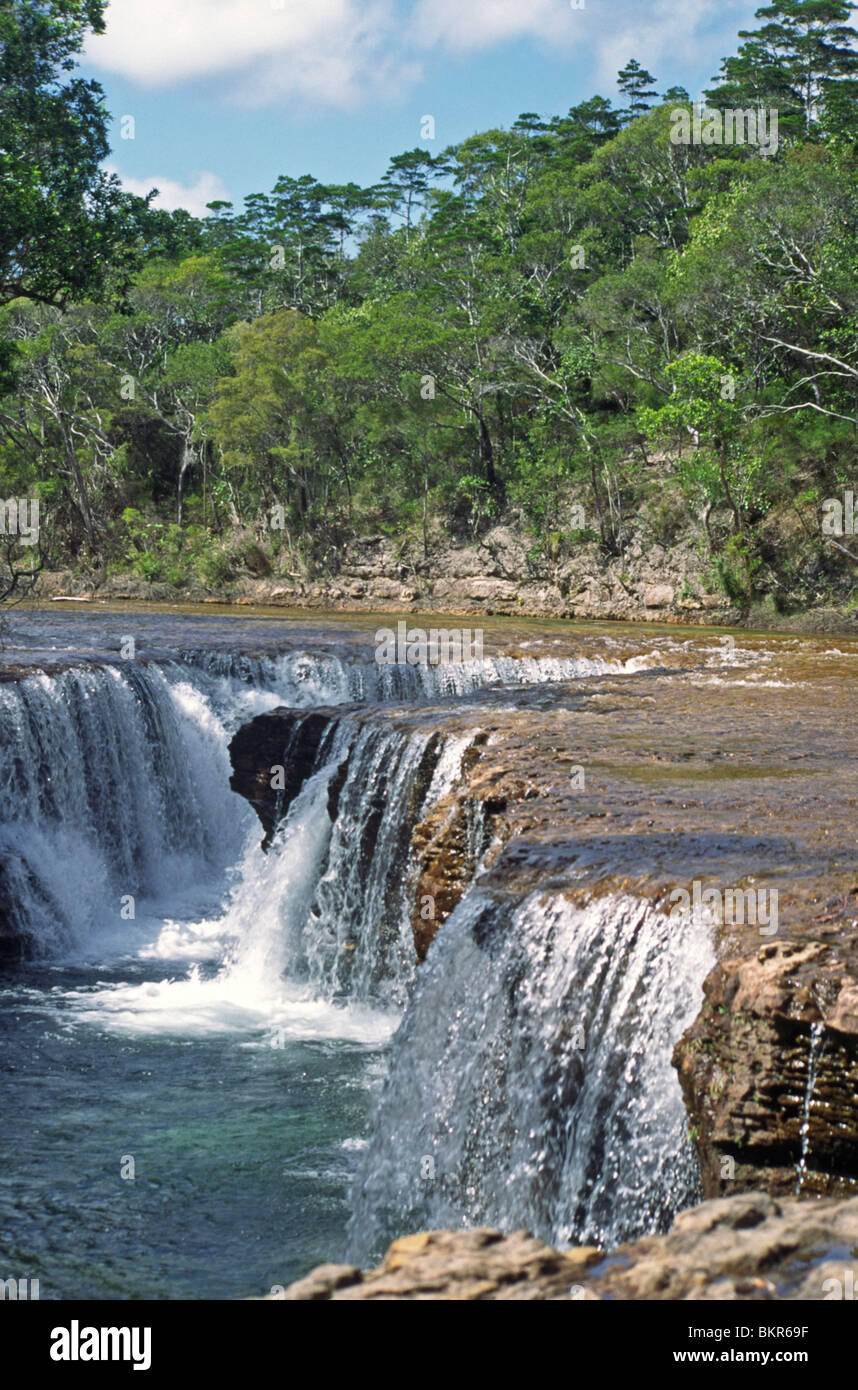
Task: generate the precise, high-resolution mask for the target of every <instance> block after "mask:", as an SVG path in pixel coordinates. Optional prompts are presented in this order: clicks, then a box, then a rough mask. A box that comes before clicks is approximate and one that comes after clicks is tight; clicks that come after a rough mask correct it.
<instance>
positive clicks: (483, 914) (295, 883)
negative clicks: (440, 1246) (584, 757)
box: [0, 605, 856, 1298]
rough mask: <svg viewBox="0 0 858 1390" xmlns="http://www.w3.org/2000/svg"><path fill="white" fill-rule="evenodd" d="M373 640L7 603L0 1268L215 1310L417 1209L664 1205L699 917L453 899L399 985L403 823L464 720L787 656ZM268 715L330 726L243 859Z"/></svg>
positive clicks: (540, 638)
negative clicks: (383, 651)
mask: <svg viewBox="0 0 858 1390" xmlns="http://www.w3.org/2000/svg"><path fill="white" fill-rule="evenodd" d="M391 621H392V620H391V619H389V618H385V619H361V620H354V621H353V620H351V619H344V618H342V617H330V616H328V615H321V616H317V615H314V616H313V618H312V619H307V618H306V617H304V618H296V617H292V618H288V617H287V618H284V617H282V616H277V615H272V614H270V613H262V612H246V613H242V614H239V615H236V614H234V613H231V614H226V613H221V612H218V613H206V612H202V611H198V610H197V611H194V610H188V611H179V610H175V609H173V610H167V611H164V612H157V611H153V610H151V609H148V610H145V611H135V610H134V609H131V608H123V609H122V610H121V611H111V610H109V609H106V608H105V609H102V608H95V607H92V608H90V609H84V608H83V607H80V608H78V607H75V608H74V609H72V610H71V611H67V610H60V609H59V607H58V606H56V605H51V606H50V608H49V609H48V611H42V610H39V609H24V608H21V609H18V610H16V611H15V612H14V613H13V614H12V616H11V618H10V619H9V631H8V632H7V634H6V637H5V646H4V649H3V651H2V653H0V661H2V663H3V667H4V670H3V672H2V675H3V676H4V677H5V678H4V679H2V680H0V756H2V762H0V869H2V874H3V877H2V881H0V882H2V898H3V903H4V905H5V909H6V912H7V915H10V916H11V917H12V919H13V921H14V923H15V925H16V926H17V927H18V928H19V929H20V930H21V931H23V932H24V933H25V935H26V937H27V940H28V942H29V948H30V949H29V959H27V960H26V961H24V962H23V963H13V964H8V965H7V966H6V967H5V968H4V969H3V970H2V971H0V1106H2V1134H3V1148H4V1163H3V1166H2V1170H0V1252H2V1257H3V1264H4V1266H5V1267H4V1268H3V1269H2V1270H0V1274H2V1275H3V1277H7V1276H8V1277H11V1276H12V1275H14V1276H15V1277H16V1278H22V1277H26V1278H38V1279H39V1281H40V1290H41V1297H42V1298H71V1297H74V1298H202V1297H216V1298H218V1297H222V1298H228V1297H236V1296H242V1295H249V1294H262V1293H265V1292H267V1291H268V1289H269V1288H271V1287H272V1286H274V1285H278V1284H283V1283H286V1282H288V1281H289V1280H291V1279H294V1278H296V1277H299V1276H300V1275H302V1274H303V1273H305V1272H306V1271H307V1269H308V1268H310V1267H311V1266H312V1265H313V1264H316V1263H320V1262H323V1261H329V1260H338V1259H343V1258H345V1257H346V1256H347V1255H348V1254H351V1255H352V1256H354V1257H355V1258H360V1259H369V1258H372V1257H374V1256H375V1255H377V1254H378V1252H379V1251H380V1250H381V1249H382V1248H383V1245H384V1242H385V1240H387V1239H389V1238H390V1237H391V1236H392V1235H395V1234H401V1233H403V1231H404V1230H406V1229H414V1228H415V1225H416V1224H418V1223H419V1224H426V1223H433V1224H453V1225H455V1224H462V1223H472V1222H475V1221H478V1222H489V1223H493V1224H501V1225H505V1226H507V1227H514V1226H520V1225H529V1226H531V1228H532V1229H535V1230H538V1231H539V1233H540V1234H543V1235H545V1236H546V1237H547V1238H552V1239H555V1240H558V1241H564V1240H566V1241H570V1240H575V1239H584V1238H586V1239H591V1240H600V1241H602V1242H603V1243H605V1244H610V1243H611V1242H616V1241H617V1240H619V1239H622V1238H625V1237H627V1236H629V1235H636V1234H639V1233H641V1232H643V1231H644V1230H648V1229H661V1228H663V1227H664V1226H665V1224H667V1223H669V1220H670V1218H671V1216H672V1215H673V1213H674V1212H675V1210H677V1209H678V1208H679V1207H681V1206H682V1205H685V1204H687V1203H688V1202H689V1201H692V1200H693V1199H694V1197H695V1194H696V1174H695V1170H694V1165H693V1160H692V1157H691V1153H690V1148H689V1145H688V1139H687V1134H686V1132H685V1121H684V1114H683V1111H682V1105H681V1101H680V1098H679V1091H678V1086H677V1084H676V1080H675V1077H674V1075H673V1073H672V1071H671V1068H670V1064H669V1058H670V1051H671V1049H672V1046H673V1043H674V1042H675V1041H676V1039H677V1038H678V1036H679V1035H680V1033H681V1032H682V1030H683V1029H684V1027H686V1026H687V1025H688V1023H690V1022H691V1020H692V1019H693V1017H694V1014H695V1012H696V1011H697V1009H698V1008H699V1003H700V999H701V986H702V981H703V979H704V977H705V975H706V973H707V971H708V970H709V969H710V968H711V965H712V963H713V960H714V954H713V950H714V947H713V942H712V939H711V934H710V933H708V932H707V930H706V929H705V928H704V927H702V926H701V924H700V923H699V922H697V923H695V924H693V925H692V926H691V927H690V929H689V931H688V932H687V933H686V935H685V936H684V937H682V938H681V939H678V938H677V937H676V935H675V933H671V932H669V931H667V930H666V927H665V922H664V919H663V918H660V917H659V915H658V913H657V912H655V911H653V910H652V909H650V908H647V907H645V906H643V907H642V906H641V904H640V902H639V901H637V900H636V899H634V897H631V898H629V897H623V896H622V895H619V894H618V895H616V896H615V897H613V898H611V899H610V901H608V902H607V903H605V902H603V903H602V905H601V907H599V908H598V909H593V910H591V911H589V912H587V911H579V910H577V909H574V908H572V907H571V906H570V905H569V903H568V902H566V901H565V900H563V899H562V898H559V897H556V896H555V897H552V896H551V895H550V894H547V893H544V892H534V893H533V894H531V895H530V896H529V897H526V898H524V899H522V898H521V897H518V898H516V900H515V902H514V903H511V904H510V905H509V906H508V907H506V906H505V905H504V903H503V901H502V895H501V898H500V899H499V898H498V897H497V894H496V892H494V891H492V892H487V891H484V890H482V889H481V888H480V886H479V885H476V887H475V889H474V890H472V892H471V893H469V894H468V895H466V897H465V899H464V901H463V902H462V904H461V905H460V907H459V908H458V909H457V910H456V912H455V913H454V915H453V917H452V918H451V919H450V920H449V921H448V922H447V923H446V924H445V927H444V929H443V930H442V931H441V932H440V933H439V936H438V939H437V940H436V942H435V944H434V945H433V947H432V949H431V951H430V955H429V958H428V960H427V963H426V965H425V966H423V967H421V968H420V969H419V970H418V969H417V967H416V963H415V960H414V956H413V948H412V939H411V936H410V926H409V919H408V905H407V901H406V896H407V895H406V888H407V881H408V870H409V865H408V862H407V860H408V844H407V841H408V831H409V830H410V823H409V824H405V823H404V821H403V809H402V808H404V807H405V806H406V805H408V806H410V807H411V810H412V818H413V811H414V805H415V804H417V803H418V802H419V806H420V807H421V808H422V813H424V814H425V813H426V811H427V810H428V809H431V807H432V806H433V805H435V804H440V803H441V802H442V801H443V799H444V797H445V796H446V795H447V794H448V793H449V791H450V790H451V788H452V787H453V786H454V785H455V783H456V780H457V778H458V776H459V772H460V767H461V762H462V758H463V756H464V755H465V753H466V751H467V750H468V748H469V747H470V746H471V745H472V743H473V739H474V737H475V736H476V734H477V733H478V732H479V731H480V729H481V728H482V727H483V725H484V724H485V723H486V720H487V718H488V717H489V716H491V717H494V712H495V711H497V712H499V714H498V717H501V716H503V717H504V718H512V717H517V718H520V719H524V720H527V719H528V718H531V717H532V718H533V719H534V720H535V719H536V718H537V716H539V717H542V718H544V716H545V711H546V709H551V708H553V707H554V706H555V705H556V706H557V707H558V708H560V707H561V706H562V707H563V709H564V710H565V711H566V713H567V714H568V715H569V717H570V718H571V717H572V715H573V713H574V711H575V709H576V705H575V701H576V700H578V699H579V698H580V692H586V693H587V698H588V699H589V700H590V701H591V705H590V706H589V708H591V709H599V708H601V707H600V705H599V701H600V700H602V701H607V702H608V706H609V707H610V709H611V710H613V711H614V712H613V713H608V715H607V717H608V718H609V719H611V720H612V721H614V723H615V724H616V725H617V726H618V728H619V725H620V724H621V723H622V721H623V719H624V711H623V700H624V698H625V697H626V694H627V695H628V699H629V706H628V708H629V711H631V710H632V708H633V706H634V705H635V701H637V702H638V706H639V705H640V701H641V700H645V701H646V700H650V701H651V700H653V699H655V695H656V693H657V691H658V690H659V689H665V688H667V689H669V690H671V691H673V690H674V689H679V688H680V687H682V688H684V685H683V683H687V681H688V679H689V673H690V672H697V675H698V679H702V680H706V681H708V680H710V679H711V680H712V681H713V682H714V684H713V687H712V691H713V692H714V691H717V689H718V683H719V682H720V683H721V686H727V685H732V686H735V688H736V689H741V686H742V684H743V683H744V686H745V687H746V688H748V689H750V690H752V691H753V697H754V699H760V698H762V697H763V696H764V692H765V690H766V689H768V690H769V692H770V695H769V697H768V698H777V696H776V695H774V694H773V692H777V691H778V690H780V689H790V688H791V689H795V688H797V687H799V686H800V685H801V684H802V681H805V682H806V681H807V679H808V670H807V669H806V662H807V660H808V655H807V653H808V650H809V649H808V648H807V646H805V645H802V644H801V643H798V642H786V643H781V644H780V645H779V644H778V642H777V641H776V640H775V639H772V640H771V641H769V640H758V641H756V642H754V643H752V644H751V645H750V646H749V648H748V651H747V653H746V658H745V662H744V665H743V666H742V670H741V671H734V670H733V668H732V667H731V668H730V670H729V671H728V672H726V673H725V672H724V669H723V653H722V652H719V646H718V643H719V640H720V639H719V638H718V637H717V636H715V635H713V634H708V635H707V634H701V633H699V632H695V633H683V632H680V631H679V630H676V629H674V630H671V631H670V632H663V631H659V630H656V629H652V630H642V631H632V630H623V629H598V628H592V629H585V628H574V627H572V626H571V625H568V624H565V625H561V624H538V623H532V624H527V625H526V626H523V625H521V624H513V623H503V622H499V623H496V624H492V625H491V630H490V631H487V643H486V655H485V656H484V658H483V660H482V661H480V662H479V663H470V664H468V665H466V666H463V667H462V668H448V669H446V670H431V671H426V670H423V671H415V670H414V669H412V668H407V669H403V668H384V667H379V666H378V665H377V664H376V663H375V662H374V660H373V632H374V630H375V628H377V627H380V626H383V625H388V624H390V623H391ZM409 621H412V622H417V621H419V620H417V619H410V620H409ZM443 621H446V622H447V623H450V622H452V621H454V620H451V619H446V620H443ZM471 621H472V622H473V620H471ZM425 625H426V626H429V620H426V624H425ZM129 638H132V639H133V644H132V646H130V647H129V643H128V639H129ZM734 646H735V644H734ZM823 646H824V644H817V645H816V647H814V648H813V651H814V652H821V651H822V650H823ZM841 648H842V649H843V650H841ZM836 651H837V659H839V661H840V662H841V663H845V664H846V666H847V667H848V669H849V671H850V673H851V671H852V670H854V661H855V659H856V656H855V652H854V651H853V650H852V646H851V644H849V643H845V642H844V643H839V644H838V645H837V648H836ZM129 652H131V653H132V654H131V655H129V654H128V653H129ZM731 652H732V649H731ZM731 660H732V656H731ZM803 662H804V663H805V665H802V663H803ZM790 663H792V667H790ZM793 668H794V669H793ZM701 673H702V675H701ZM642 683H643V684H642ZM659 683H660V684H659ZM642 692H643V693H642ZM707 698H708V697H707ZM278 706H287V707H289V708H299V709H304V710H307V709H314V708H319V707H324V708H326V709H331V710H332V711H333V712H334V714H335V713H336V710H337V709H340V710H341V711H342V714H343V718H342V719H340V720H336V721H335V722H333V723H332V736H331V741H330V745H329V748H328V754H327V757H326V759H323V760H322V763H321V764H320V766H319V767H318V769H317V771H316V772H315V773H314V775H313V776H312V777H311V778H310V779H309V780H308V781H307V782H306V783H305V785H304V788H303V790H302V791H301V793H300V795H299V796H298V798H297V799H296V801H295V802H294V803H293V805H292V807H291V808H290V812H289V816H288V818H287V820H286V823H285V825H284V826H283V827H282V828H281V830H280V831H279V832H278V834H277V836H276V837H275V840H274V842H273V844H272V845H271V847H270V849H269V851H268V853H264V852H263V851H262V849H261V846H260V840H261V834H262V832H261V827H260V825H259V823H258V821H257V819H256V817H255V815H254V813H253V812H252V810H251V809H250V807H249V805H248V804H247V803H246V802H245V801H244V800H243V799H242V798H241V797H239V796H237V795H236V794H235V793H233V792H232V791H231V790H230V788H229V776H230V764H229V756H228V743H229V739H230V737H231V736H232V734H233V733H234V732H235V730H236V729H237V728H238V727H239V726H240V725H242V724H243V723H244V722H246V721H247V720H248V719H250V718H252V717H253V716H254V715H256V714H259V713H262V712H265V711H267V710H271V709H273V708H275V707H278ZM387 710H389V711H390V712H391V714H394V715H395V716H396V717H395V718H388V717H387V716H386V715H384V717H381V716H382V715H383V714H384V711H387ZM409 710H410V711H413V712H414V713H415V716H416V715H418V714H419V718H417V717H415V718H414V719H413V720H412V721H411V722H409V719H408V717H407V716H408V712H409ZM451 711H454V713H455V718H453V719H451ZM570 712H571V713H570ZM332 717H333V716H332ZM576 717H577V716H576ZM630 717H631V715H630ZM581 718H582V721H584V720H585V716H584V715H583V714H582V716H581ZM603 722H604V721H603ZM582 727H583V722H582ZM344 764H345V766H346V780H345V784H344V786H343V788H342V791H341V792H340V795H339V812H338V815H337V818H336V821H335V822H334V823H332V821H331V818H330V815H329V813H328V793H329V788H330V783H331V778H332V776H333V774H334V772H335V770H336V769H337V768H340V767H342V766H343V765H344ZM641 795H643V796H647V795H649V792H648V790H647V789H646V788H644V791H643V792H642V793H641ZM409 1001H410V1003H409ZM446 1011H449V1017H448V1018H445V1012H446ZM403 1013H405V1024H404V1026H403V1027H402V1028H401V1029H399V1032H397V1029H398V1028H399V1025H400V1022H401V1021H402V1018H403ZM573 1025H574V1026H573ZM579 1025H580V1027H579ZM579 1033H580V1036H579ZM582 1039H583V1041H582ZM588 1049H589V1052H588ZM585 1054H586V1055H587V1056H588V1057H589V1064H588V1065H587V1066H584V1064H583V1061H582V1058H583V1057H584V1055H585Z"/></svg>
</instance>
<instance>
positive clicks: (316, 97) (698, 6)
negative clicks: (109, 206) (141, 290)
mask: <svg viewBox="0 0 858 1390" xmlns="http://www.w3.org/2000/svg"><path fill="white" fill-rule="evenodd" d="M754 9H755V6H754V5H753V4H746V3H744V2H741V3H740V2H739V0H691V3H689V0H584V3H583V5H581V4H580V0H111V3H110V5H109V7H108V10H107V32H106V34H104V35H102V36H99V37H94V38H92V39H91V40H90V42H89V44H88V47H87V51H86V56H85V60H84V64H83V66H84V70H85V71H86V73H87V75H89V76H93V77H95V78H97V79H98V81H99V82H100V83H101V84H102V86H103V87H104V90H105V94H106V97H107V105H108V108H109V110H110V111H111V112H112V114H113V116H114V125H113V131H112V135H113V155H112V158H111V167H112V168H114V169H116V171H117V172H118V173H119V174H120V176H121V177H122V179H123V181H124V182H125V184H126V186H127V187H129V188H130V189H132V190H133V191H134V192H147V191H148V190H149V189H150V188H151V187H153V186H157V187H159V188H160V189H161V198H160V199H159V201H160V203H161V205H162V206H167V207H179V206H181V207H187V208H188V209H189V210H190V211H191V212H195V213H201V212H202V211H203V208H204V205H205V203H206V202H208V201H210V200H211V199H212V198H218V197H222V198H228V199H231V200H232V201H233V202H235V203H236V204H237V205H240V203H241V201H242V199H243V197H244V196H245V195H246V194H248V193H255V192H267V191H269V190H270V188H271V187H272V185H273V183H274V181H275V180H276V178H277V177H278V175H279V174H290V175H293V176H297V175H299V174H304V173H311V174H314V175H315V176H316V177H317V178H319V179H321V180H322V181H323V182H337V183H345V182H348V181H349V180H353V181H354V182H357V183H361V184H370V183H374V182H377V181H378V179H379V178H380V177H381V175H382V174H383V173H384V171H385V169H386V167H387V163H388V160H389V158H390V156H391V155H394V154H398V153H400V152H401V151H403V150H406V149H413V148H414V147H415V146H417V145H422V146H423V147H424V148H426V149H428V150H430V151H431V152H433V153H438V152H440V151H441V150H442V149H444V148H445V147H446V146H447V145H449V144H452V143H454V142H455V141H457V140H460V139H462V138H463V137H464V136H466V135H470V134H472V133H473V132H474V131H477V130H485V129H488V128H490V127H492V126H508V125H509V124H510V123H511V122H512V121H514V120H515V118H516V116H517V115H518V114H519V113H520V112H522V111H537V112H539V113H541V114H543V115H555V114H562V113H565V112H566V111H567V110H568V108H569V107H570V106H572V105H574V104H575V103H576V102H578V101H581V100H583V99H584V98H586V97H589V96H592V95H593V94H594V93H595V92H601V93H602V95H604V96H608V97H610V98H611V99H612V100H616V73H617V70H618V68H620V67H621V66H623V65H624V63H625V62H626V61H627V60H628V59H629V58H631V57H635V58H637V59H638V60H639V62H641V63H643V64H644V66H645V67H648V68H649V70H650V71H651V72H652V73H654V74H655V76H656V77H657V79H658V89H659V90H664V89H666V88H667V87H669V86H671V85H679V84H681V85H683V86H685V87H687V88H688V90H689V91H690V92H691V93H692V95H696V94H699V92H700V89H701V87H703V86H705V85H707V84H708V83H709V80H710V78H711V77H712V76H713V74H714V73H716V72H717V70H718V66H719V62H720V59H721V58H722V57H724V56H725V55H726V54H729V53H733V52H735V50H736V46H737V42H736V33H737V31H738V30H739V29H741V28H748V27H755V26H754V24H753V15H754ZM426 115H431V116H433V117H434V119H435V128H436V138H435V140H434V141H431V142H429V141H425V140H421V138H420V123H421V119H422V117H424V116H426ZM123 116H131V117H133V121H134V125H133V131H134V138H133V139H123V138H122V137H121V128H120V119H121V118H122V117H123ZM125 129H126V131H127V130H129V129H130V126H129V123H128V122H126V123H125Z"/></svg>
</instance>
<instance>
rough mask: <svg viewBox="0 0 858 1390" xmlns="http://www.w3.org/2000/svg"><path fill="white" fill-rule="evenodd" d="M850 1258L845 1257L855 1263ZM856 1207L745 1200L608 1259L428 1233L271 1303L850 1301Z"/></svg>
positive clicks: (716, 1206) (491, 1238)
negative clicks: (372, 1263) (374, 1262)
mask: <svg viewBox="0 0 858 1390" xmlns="http://www.w3.org/2000/svg"><path fill="white" fill-rule="evenodd" d="M850 1252H851V1253H850ZM856 1274H858V1198H853V1199H851V1200H848V1201H840V1202H839V1201H834V1200H828V1201H817V1202H799V1201H795V1200H794V1199H786V1200H780V1201H779V1200H776V1199H775V1198H773V1197H770V1196H768V1195H766V1194H764V1193H745V1194H739V1195H737V1196H734V1197H727V1198H721V1199H718V1200H714V1201H709V1202H704V1203H703V1204H702V1205H701V1206H698V1207H693V1208H691V1209H690V1210H689V1211H684V1212H682V1213H681V1215H680V1216H678V1217H677V1219H676V1221H675V1222H674V1225H673V1228H672V1230H671V1231H670V1232H669V1233H668V1234H667V1235H665V1236H647V1237H645V1238H644V1239H643V1240H639V1241H635V1242H634V1243H633V1244H630V1245H624V1246H621V1247H620V1248H619V1249H618V1250H615V1251H612V1252H611V1253H610V1254H609V1255H607V1256H606V1255H605V1253H604V1252H602V1251H599V1250H596V1249H594V1248H593V1247H591V1246H583V1247H575V1248H573V1249H571V1250H566V1251H558V1250H553V1249H552V1248H551V1247H550V1246H548V1245H545V1244H544V1243H543V1242H542V1241H539V1240H535V1239H534V1238H533V1237H532V1236H531V1235H529V1234H528V1233H527V1232H526V1231H515V1232H513V1233H512V1234H510V1235H502V1234H501V1233H500V1232H499V1231H494V1230H488V1229H478V1230H470V1231H432V1232H428V1231H423V1232H421V1233H419V1234H416V1235H411V1236H405V1237H403V1238H402V1239H400V1240H396V1241H394V1242H393V1244H392V1245H391V1246H390V1248H389V1250H388V1252H387V1254H386V1256H385V1258H384V1261H383V1263H382V1264H381V1265H380V1266H379V1267H378V1268H377V1269H373V1270H368V1271H366V1272H362V1271H361V1270H360V1269H357V1268H356V1267H354V1266H352V1265H321V1266H320V1267H319V1268H318V1269H315V1270H313V1271H312V1272H311V1273H310V1274H308V1275H307V1277H306V1278H305V1279H301V1280H299V1281H298V1283H296V1284H292V1285H291V1286H290V1287H289V1288H287V1289H285V1290H284V1291H283V1292H282V1293H277V1294H273V1295H271V1297H272V1298H273V1299H284V1300H286V1301H287V1302H310V1301H314V1302H320V1301H328V1302H331V1301H335V1300H336V1301H347V1300H349V1301H364V1300H379V1301H390V1300H394V1299H406V1300H417V1301H426V1300H430V1299H431V1300H467V1301H489V1300H495V1299H497V1300H530V1301H536V1300H544V1301H552V1302H553V1301H559V1300H564V1301H566V1300H569V1299H573V1300H580V1301H596V1300H602V1299H610V1300H612V1301H617V1300H638V1299H645V1300H655V1299H671V1300H674V1299H675V1300H695V1301H698V1300H703V1299H705V1300H710V1299H714V1300H730V1301H732V1300H742V1301H744V1300H753V1301H760V1300H781V1299H783V1300H794V1299H795V1300H799V1299H800V1300H827V1299H831V1300H833V1299H838V1298H840V1299H842V1298H844V1297H845V1298H852V1297H854V1292H853V1291H854V1287H855V1279H856Z"/></svg>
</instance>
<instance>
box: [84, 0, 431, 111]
mask: <svg viewBox="0 0 858 1390" xmlns="http://www.w3.org/2000/svg"><path fill="white" fill-rule="evenodd" d="M397 33H399V34H400V35H401V26H400V28H399V30H397V24H396V13H395V9H394V0H282V5H281V0H111V3H110V5H109V7H108V10H107V31H106V33H105V34H103V35H100V36H95V37H93V38H91V39H90V41H89V44H88V47H87V57H88V58H89V60H90V61H91V62H93V63H95V64H96V65H97V66H100V67H103V68H105V69H107V70H108V71H110V72H116V73H120V74H121V75H122V76H123V77H126V78H129V79H130V80H131V81H133V82H138V83H140V84H141V85H142V86H146V87H164V86H170V85H177V84H179V83H183V82H189V81H193V80H195V79H196V80H200V81H202V80H205V79H209V80H211V81H213V82H216V83H217V84H218V87H219V89H220V90H221V91H222V92H223V94H224V95H229V96H236V97H238V98H240V99H241V100H243V101H245V102H247V103H249V104H253V105H261V104H263V103H266V102H272V101H275V100H283V99H284V98H287V99H288V98H299V99H305V100H310V101H313V102H321V103H323V104H325V105H330V106H335V107H349V106H352V105H354V104H355V103H356V102H357V101H358V100H359V99H360V98H361V96H363V95H364V94H365V93H366V92H368V91H376V90H385V91H387V92H395V91H396V90H398V88H399V87H400V85H401V84H403V83H410V82H411V81H412V80H413V79H414V78H415V77H416V76H417V75H418V69H417V67H416V65H415V64H414V63H413V61H408V62H406V63H402V62H399V61H394V59H395V56H396V55H395V54H394V53H393V51H392V50H393V48H394V47H395V42H394V41H395V39H396V37H397Z"/></svg>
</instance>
